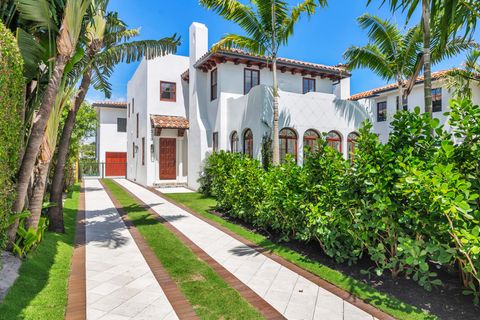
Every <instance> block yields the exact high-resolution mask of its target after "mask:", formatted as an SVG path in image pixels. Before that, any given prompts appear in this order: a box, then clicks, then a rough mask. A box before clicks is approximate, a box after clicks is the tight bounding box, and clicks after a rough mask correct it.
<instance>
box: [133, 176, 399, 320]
mask: <svg viewBox="0 0 480 320" xmlns="http://www.w3.org/2000/svg"><path fill="white" fill-rule="evenodd" d="M131 182H133V181H131ZM136 184H137V185H139V186H141V187H143V188H146V189H148V190H149V191H151V192H153V193H155V194H156V195H158V196H159V197H161V198H162V199H164V200H166V201H169V202H171V203H173V204H175V205H176V206H178V207H180V208H182V209H183V210H185V211H187V212H188V213H190V214H192V215H194V216H195V217H197V218H199V219H200V220H203V221H205V222H206V223H208V224H210V225H211V226H213V227H215V228H217V229H220V230H221V231H223V232H225V233H226V234H228V235H229V236H231V237H232V238H234V239H236V240H238V241H240V242H242V243H243V244H245V245H247V246H249V247H251V248H252V249H255V250H257V251H258V252H260V253H261V254H263V255H265V256H267V257H268V258H270V259H272V260H274V261H275V262H277V263H279V264H281V265H282V266H284V267H285V268H288V269H290V270H291V271H293V272H295V273H298V274H299V275H301V276H303V277H304V278H306V279H308V280H310V281H311V282H313V283H315V284H316V285H318V286H319V287H321V288H323V289H325V290H327V291H329V292H331V293H333V294H334V295H336V296H338V297H339V298H341V299H343V300H345V301H346V302H348V303H350V304H352V305H354V306H356V307H357V308H359V309H361V310H363V311H365V312H367V313H369V314H370V315H372V316H373V317H374V318H377V319H379V320H395V318H394V317H392V316H391V315H389V314H387V313H385V312H383V311H381V310H379V309H377V308H375V307H374V306H372V305H370V304H368V303H366V302H364V301H363V300H361V299H360V298H357V297H355V296H354V295H352V294H351V293H349V292H347V291H345V290H343V289H341V288H339V287H337V286H335V285H333V284H331V283H330V282H328V281H326V280H323V279H322V278H320V277H319V276H317V275H314V274H313V273H311V272H309V271H306V270H305V269H302V268H300V267H299V266H297V265H296V264H293V263H291V262H290V261H287V260H285V259H284V258H282V257H280V256H278V255H276V254H275V253H273V252H271V251H269V250H267V249H265V248H263V247H261V246H259V245H257V244H256V243H253V242H251V241H250V240H247V239H245V238H243V237H242V236H239V235H238V234H236V233H235V232H233V231H231V230H230V229H228V228H226V227H224V226H222V225H221V224H219V223H217V222H215V221H212V220H210V219H208V218H206V217H204V216H202V215H201V214H199V213H197V212H195V211H194V210H192V209H190V208H189V207H187V206H185V205H183V204H182V203H179V202H177V201H175V200H173V199H171V198H168V197H166V196H165V195H164V194H163V193H161V192H160V191H158V190H156V189H155V188H152V187H144V186H142V185H140V184H138V183H136ZM227 272H228V271H227Z"/></svg>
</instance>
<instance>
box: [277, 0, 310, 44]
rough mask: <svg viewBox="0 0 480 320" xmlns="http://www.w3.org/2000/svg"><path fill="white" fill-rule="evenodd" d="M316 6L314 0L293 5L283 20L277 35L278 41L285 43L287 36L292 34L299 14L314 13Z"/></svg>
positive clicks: (305, 0) (306, 0)
mask: <svg viewBox="0 0 480 320" xmlns="http://www.w3.org/2000/svg"><path fill="white" fill-rule="evenodd" d="M316 7H317V5H316V3H315V0H304V1H303V2H302V3H300V4H298V5H297V6H295V7H293V9H292V12H291V14H290V15H289V16H287V18H285V19H284V21H283V26H282V31H281V32H280V34H279V35H278V37H279V41H281V42H282V43H283V44H287V41H288V38H289V37H290V36H291V35H292V34H293V28H294V26H295V24H296V23H297V22H298V20H299V19H300V17H301V15H302V14H307V15H308V16H310V15H312V14H314V13H315V8H316Z"/></svg>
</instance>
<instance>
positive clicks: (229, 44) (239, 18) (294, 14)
mask: <svg viewBox="0 0 480 320" xmlns="http://www.w3.org/2000/svg"><path fill="white" fill-rule="evenodd" d="M318 2H319V4H320V6H322V7H323V6H326V4H327V1H326V0H319V1H318ZM200 4H201V5H203V6H205V7H206V8H208V9H212V10H214V11H215V12H217V13H218V14H219V15H221V16H222V17H224V18H225V19H227V20H230V21H233V22H235V23H237V24H238V25H239V26H240V27H241V28H242V29H243V30H244V32H245V33H246V36H243V35H237V34H227V35H225V36H224V37H223V38H222V39H220V41H219V42H218V43H216V44H215V45H214V46H213V48H212V49H213V50H218V49H221V48H226V49H230V48H239V49H245V50H248V51H249V52H251V53H253V54H257V55H266V56H267V57H268V59H269V60H270V61H271V63H272V71H273V132H272V140H273V156H272V161H273V164H274V165H278V164H279V163H280V149H279V128H278V117H279V114H278V81H277V57H278V50H279V49H280V48H281V47H282V46H283V45H286V44H287V43H288V39H289V38H290V36H291V35H292V34H293V31H294V27H295V24H296V23H297V22H298V20H299V19H300V17H301V16H302V15H303V14H306V15H311V14H313V13H314V12H315V8H316V7H317V4H316V1H314V0H303V1H302V2H301V3H300V4H298V5H296V6H295V7H293V8H291V9H290V8H289V4H288V2H287V1H282V0H252V1H250V5H246V4H243V3H241V2H240V1H238V0H200Z"/></svg>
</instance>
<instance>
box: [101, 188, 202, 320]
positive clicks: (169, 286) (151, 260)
mask: <svg viewBox="0 0 480 320" xmlns="http://www.w3.org/2000/svg"><path fill="white" fill-rule="evenodd" d="M100 183H101V185H102V186H103V188H104V189H105V191H106V192H107V195H108V196H109V197H110V200H112V202H113V205H114V206H115V209H117V211H118V213H119V214H120V217H121V218H122V220H123V222H124V223H125V226H126V227H127V229H128V231H129V232H130V234H131V235H132V237H133V240H134V241H135V243H136V244H137V247H138V249H140V252H141V253H142V255H143V257H144V258H145V261H146V262H147V264H148V266H149V267H150V269H151V270H152V273H153V275H154V276H155V279H157V281H158V284H159V285H160V287H161V288H162V290H163V292H164V293H165V295H166V296H167V299H168V301H169V302H170V304H171V305H172V307H173V309H174V310H175V313H176V314H177V316H178V318H179V319H182V320H183V319H186V320H189V319H192V320H193V319H199V318H198V316H197V314H196V313H195V310H194V309H193V307H192V306H191V305H190V303H189V302H188V301H187V299H186V298H185V297H184V296H183V294H182V292H181V291H180V289H179V288H178V286H177V284H176V283H175V281H173V280H172V278H170V276H169V275H168V273H167V271H166V270H165V268H164V267H163V266H162V264H161V263H160V261H159V260H158V258H157V256H156V255H155V253H154V252H153V250H152V249H151V248H150V246H149V245H148V244H147V242H146V241H145V238H143V236H142V234H141V233H140V231H138V229H137V227H135V225H134V223H133V222H132V220H130V218H129V217H128V212H127V211H126V210H125V209H124V208H123V206H122V205H121V204H120V202H118V200H117V198H115V196H114V195H113V193H112V192H111V191H110V189H108V188H107V186H105V184H104V183H103V181H102V180H100ZM150 214H151V212H150Z"/></svg>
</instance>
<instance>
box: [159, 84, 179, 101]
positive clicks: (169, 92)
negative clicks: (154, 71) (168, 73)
mask: <svg viewBox="0 0 480 320" xmlns="http://www.w3.org/2000/svg"><path fill="white" fill-rule="evenodd" d="M160 101H172V102H175V101H177V84H176V83H175V82H166V81H160Z"/></svg>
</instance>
